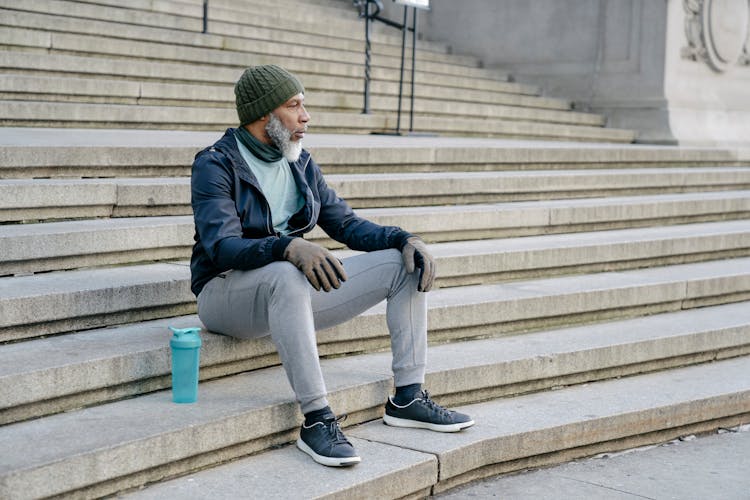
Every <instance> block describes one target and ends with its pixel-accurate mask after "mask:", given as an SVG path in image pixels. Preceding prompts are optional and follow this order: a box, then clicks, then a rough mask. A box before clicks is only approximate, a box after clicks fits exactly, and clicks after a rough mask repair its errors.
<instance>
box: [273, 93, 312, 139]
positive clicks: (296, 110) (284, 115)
mask: <svg viewBox="0 0 750 500" xmlns="http://www.w3.org/2000/svg"><path fill="white" fill-rule="evenodd" d="M273 114H274V115H276V118H278V119H279V120H280V121H281V123H282V124H283V125H284V127H285V128H286V129H287V130H289V134H290V136H289V140H291V141H292V142H296V141H299V140H302V138H303V137H305V132H306V131H307V122H309V121H310V114H309V113H308V112H307V110H306V109H305V96H304V94H302V93H300V94H297V95H295V96H292V97H291V98H290V99H289V100H287V101H286V102H285V103H284V104H282V105H281V106H279V107H278V108H276V109H275V110H273Z"/></svg>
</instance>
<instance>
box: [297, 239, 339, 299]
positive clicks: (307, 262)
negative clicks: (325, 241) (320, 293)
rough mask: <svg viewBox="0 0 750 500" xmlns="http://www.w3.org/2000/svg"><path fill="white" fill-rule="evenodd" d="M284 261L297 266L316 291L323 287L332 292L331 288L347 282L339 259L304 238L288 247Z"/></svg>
mask: <svg viewBox="0 0 750 500" xmlns="http://www.w3.org/2000/svg"><path fill="white" fill-rule="evenodd" d="M284 259H286V260H288V261H289V262H291V263H292V264H294V265H295V266H297V269H299V270H300V271H302V272H303V273H304V274H305V276H306V277H307V281H309V282H310V284H311V285H312V286H313V288H315V289H316V290H320V288H321V287H322V288H323V290H325V291H326V292H330V291H331V288H338V287H340V286H341V282H342V281H346V271H344V266H342V265H341V261H340V260H339V259H337V258H336V257H334V256H333V254H332V253H331V252H329V251H328V250H326V249H325V248H323V247H322V246H320V245H316V244H315V243H310V242H309V241H306V240H304V239H302V238H294V239H293V240H292V241H291V243H289V245H287V247H286V250H284Z"/></svg>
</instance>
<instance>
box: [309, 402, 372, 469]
mask: <svg viewBox="0 0 750 500" xmlns="http://www.w3.org/2000/svg"><path fill="white" fill-rule="evenodd" d="M345 418H346V415H342V416H340V417H339V418H336V417H329V418H326V419H325V420H323V421H322V422H315V423H314V424H312V425H311V426H309V427H307V426H305V424H304V423H303V424H302V429H301V430H300V433H299V439H298V440H297V448H299V449H300V450H302V451H304V452H305V453H307V454H308V455H310V456H311V457H312V459H313V460H315V461H316V462H318V463H319V464H323V465H328V466H330V467H346V466H348V465H354V464H358V463H359V462H361V461H362V459H361V458H359V455H357V451H356V450H355V449H354V446H353V445H352V443H350V442H349V440H348V439H346V436H344V433H343V432H341V428H340V427H339V421H340V420H344V419H345Z"/></svg>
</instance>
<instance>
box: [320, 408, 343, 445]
mask: <svg viewBox="0 0 750 500" xmlns="http://www.w3.org/2000/svg"><path fill="white" fill-rule="evenodd" d="M346 417H347V415H346V413H344V414H342V415H339V416H338V417H336V418H332V419H326V420H325V421H324V422H323V424H324V425H325V426H326V429H328V433H329V434H330V435H331V436H333V437H334V439H333V443H334V444H349V440H348V439H346V436H344V433H343V432H342V431H341V427H340V426H339V422H343V421H344V420H346Z"/></svg>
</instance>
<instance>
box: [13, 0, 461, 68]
mask: <svg viewBox="0 0 750 500" xmlns="http://www.w3.org/2000/svg"><path fill="white" fill-rule="evenodd" d="M3 2H4V3H3V6H4V7H5V8H7V9H10V10H18V11H21V12H34V13H46V14H51V15H67V16H74V17H76V18H79V19H84V20H86V21H89V22H90V21H99V20H108V21H113V22H117V23H124V24H129V25H133V26H134V28H136V29H137V28H140V27H142V26H148V27H167V28H171V29H181V30H187V31H192V32H197V33H200V32H201V30H202V23H203V19H202V17H203V7H202V2H190V3H189V4H186V3H185V2H184V1H165V0H162V1H160V2H156V3H155V2H143V1H138V0H136V1H133V2H128V3H127V4H122V3H121V2H115V1H112V0H96V1H91V2H86V3H85V4H84V5H78V2H68V1H59V0H36V1H35V2H33V3H32V4H30V5H29V4H24V5H19V4H17V3H14V2H12V1H9V0H3ZM300 4H302V6H304V8H303V9H300V6H301V5H300ZM250 13H251V14H252V15H250ZM208 19H209V33H210V34H214V33H219V34H225V33H226V28H227V26H230V27H235V29H237V28H241V31H239V32H237V33H236V34H240V35H241V36H248V33H255V32H256V30H257V29H259V28H267V29H269V28H270V29H274V30H277V31H280V32H285V33H287V34H288V38H291V39H297V37H299V36H300V35H315V36H319V37H322V36H326V37H330V38H339V39H344V40H354V41H361V40H364V22H363V21H361V20H359V19H358V18H357V16H356V11H355V10H354V9H353V8H351V7H350V8H345V9H341V8H336V9H330V8H326V7H325V6H321V5H319V4H317V2H310V1H305V2H296V3H295V2H274V3H272V4H269V3H267V2H259V1H253V2H238V1H236V0H230V1H224V2H223V1H220V0H218V1H217V0H214V1H212V2H211V3H210V4H209V15H208ZM230 33H234V32H230ZM372 40H373V42H375V43H376V44H378V45H386V46H388V47H389V48H391V49H395V48H396V47H398V48H399V49H400V47H401V37H400V34H399V33H398V32H397V31H395V30H393V29H390V28H389V29H383V27H381V26H379V25H376V26H374V29H373V36H372ZM417 46H418V48H419V50H420V52H421V51H432V52H436V53H437V54H442V55H444V56H447V57H450V54H448V52H449V51H448V48H447V46H446V45H445V44H442V43H439V42H431V41H423V40H419V41H418V44H417Z"/></svg>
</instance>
